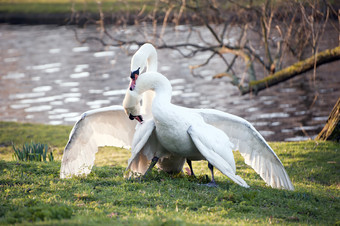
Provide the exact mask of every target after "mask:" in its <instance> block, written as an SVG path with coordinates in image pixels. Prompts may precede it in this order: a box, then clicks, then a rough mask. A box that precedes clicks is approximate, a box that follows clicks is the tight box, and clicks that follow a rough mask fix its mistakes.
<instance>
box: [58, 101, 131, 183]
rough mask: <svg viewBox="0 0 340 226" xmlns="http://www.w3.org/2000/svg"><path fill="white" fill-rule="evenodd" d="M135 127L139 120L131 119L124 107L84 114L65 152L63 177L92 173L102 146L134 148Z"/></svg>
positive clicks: (62, 164)
mask: <svg viewBox="0 0 340 226" xmlns="http://www.w3.org/2000/svg"><path fill="white" fill-rule="evenodd" d="M135 126H136V121H131V120H129V119H128V117H127V116H126V114H125V112H124V109H123V107H122V106H111V107H105V108H100V109H96V110H91V111H88V112H85V113H83V114H82V116H81V118H80V119H79V120H78V121H77V122H76V124H75V125H74V127H73V129H72V131H71V133H70V136H69V141H68V143H67V145H66V147H65V149H64V154H63V158H62V162H61V168H60V178H69V177H72V176H73V175H76V176H79V175H87V174H89V173H90V172H91V169H92V166H93V164H94V160H95V154H96V153H97V152H98V147H99V146H105V145H109V146H116V147H126V148H128V147H129V146H131V143H132V138H133V135H134V131H135Z"/></svg>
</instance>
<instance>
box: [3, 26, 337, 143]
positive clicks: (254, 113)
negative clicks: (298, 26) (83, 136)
mask: <svg viewBox="0 0 340 226" xmlns="http://www.w3.org/2000/svg"><path fill="white" fill-rule="evenodd" d="M80 32H82V30H80ZM86 32H89V33H91V32H95V30H94V29H92V31H91V29H88V30H87V31H86ZM329 42H336V38H334V40H333V38H332V37H330V40H325V41H324V43H325V45H327V43H329ZM0 49H1V51H0V120H2V121H22V122H38V123H45V124H54V125H57V124H70V125H72V124H74V123H75V121H76V120H77V119H78V118H79V116H80V114H81V113H82V112H84V111H87V110H91V109H95V108H100V107H105V106H109V105H116V104H119V105H120V104H121V103H122V100H123V98H124V94H125V89H126V88H127V86H128V84H129V78H128V76H129V74H130V60H131V56H128V55H126V53H125V52H124V51H122V50H121V49H120V48H117V47H110V48H108V47H107V48H105V47H103V46H101V45H99V44H98V43H88V44H84V45H81V44H79V43H78V42H77V41H76V40H75V38H74V33H73V32H72V31H71V30H70V29H68V28H67V27H55V26H13V25H0ZM158 54H159V71H160V72H161V73H163V74H164V75H166V76H167V77H168V78H169V79H170V81H171V84H172V86H173V103H175V104H178V105H182V106H186V107H195V108H215V109H219V110H222V111H226V112H229V113H232V114H236V115H238V116H241V117H244V118H246V119H247V120H249V121H250V122H252V123H253V124H254V126H255V127H256V128H257V129H258V130H259V131H260V132H261V134H262V135H263V136H264V137H265V138H266V139H268V140H304V139H308V138H313V137H314V136H315V135H316V134H317V133H318V132H319V131H320V130H321V129H322V127H323V126H324V124H325V121H326V120H327V117H328V114H329V113H330V111H331V109H332V107H333V105H334V104H335V102H336V100H337V98H339V96H340V75H339V71H340V62H339V61H338V62H333V63H331V64H328V65H324V66H321V67H319V68H318V70H317V75H316V78H315V79H314V77H313V73H312V72H311V73H307V74H306V75H304V76H299V77H297V78H295V79H293V80H290V81H288V82H286V83H284V84H281V85H279V86H275V87H272V88H270V89H268V90H266V91H264V92H261V93H260V94H259V95H258V96H256V97H254V96H251V95H246V96H240V95H239V93H238V89H237V88H235V87H234V86H232V85H230V84H229V83H228V82H227V80H225V79H220V80H211V79H209V78H210V77H211V76H212V75H214V74H216V73H219V72H221V71H223V68H219V66H220V65H219V64H218V62H212V64H211V66H210V67H208V68H206V69H205V70H204V71H202V75H203V76H206V77H205V78H197V77H193V76H192V75H191V74H190V70H189V65H192V64H198V63H202V59H200V58H202V57H203V56H199V57H198V58H196V59H192V60H190V59H182V58H181V57H180V56H179V54H178V53H177V52H175V51H172V50H159V51H158Z"/></svg>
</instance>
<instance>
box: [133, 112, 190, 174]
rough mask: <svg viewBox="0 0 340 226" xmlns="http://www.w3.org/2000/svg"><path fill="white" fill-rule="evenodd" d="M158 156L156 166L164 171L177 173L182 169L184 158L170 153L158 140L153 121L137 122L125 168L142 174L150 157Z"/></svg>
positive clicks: (147, 165) (148, 163)
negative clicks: (130, 153)
mask: <svg viewBox="0 0 340 226" xmlns="http://www.w3.org/2000/svg"><path fill="white" fill-rule="evenodd" d="M155 156H157V157H159V161H158V163H157V165H158V167H159V168H160V169H161V170H163V171H165V172H172V173H178V172H181V171H182V168H183V165H184V163H185V158H183V157H180V156H174V155H171V154H170V153H169V152H168V151H167V150H166V149H165V148H164V147H163V146H162V145H161V144H160V142H159V141H158V138H157V135H156V131H155V122H154V121H153V120H152V119H149V120H146V121H144V123H143V124H138V125H137V127H136V132H135V136H134V138H133V142H132V156H131V158H130V159H129V161H128V167H127V170H131V171H132V172H135V173H140V174H144V173H145V172H146V170H147V169H148V167H149V165H150V162H151V159H152V158H153V157H155Z"/></svg>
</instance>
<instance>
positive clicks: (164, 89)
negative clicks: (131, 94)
mask: <svg viewBox="0 0 340 226" xmlns="http://www.w3.org/2000/svg"><path fill="white" fill-rule="evenodd" d="M148 90H153V91H155V93H156V95H155V98H154V102H155V101H161V102H162V103H170V101H171V95H172V87H171V84H170V82H169V80H168V79H167V78H166V77H164V76H163V75H162V74H160V73H158V72H145V73H143V74H141V75H140V76H139V77H138V79H137V82H136V91H137V92H138V93H139V95H140V94H142V93H144V92H146V91H148Z"/></svg>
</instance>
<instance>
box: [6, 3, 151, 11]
mask: <svg viewBox="0 0 340 226" xmlns="http://www.w3.org/2000/svg"><path fill="white" fill-rule="evenodd" d="M152 2H153V1H143V0H128V1H120V0H104V1H101V4H98V3H97V1H84V0H72V1H71V0H0V12H7V13H31V14H36V13H38V14H39V13H43V14H49V13H51V14H54V13H71V12H72V11H75V12H89V13H98V8H99V7H101V8H102V10H103V12H110V13H116V12H137V11H139V10H141V9H142V8H143V6H144V5H145V6H151V5H152ZM146 10H149V7H147V8H146Z"/></svg>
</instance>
